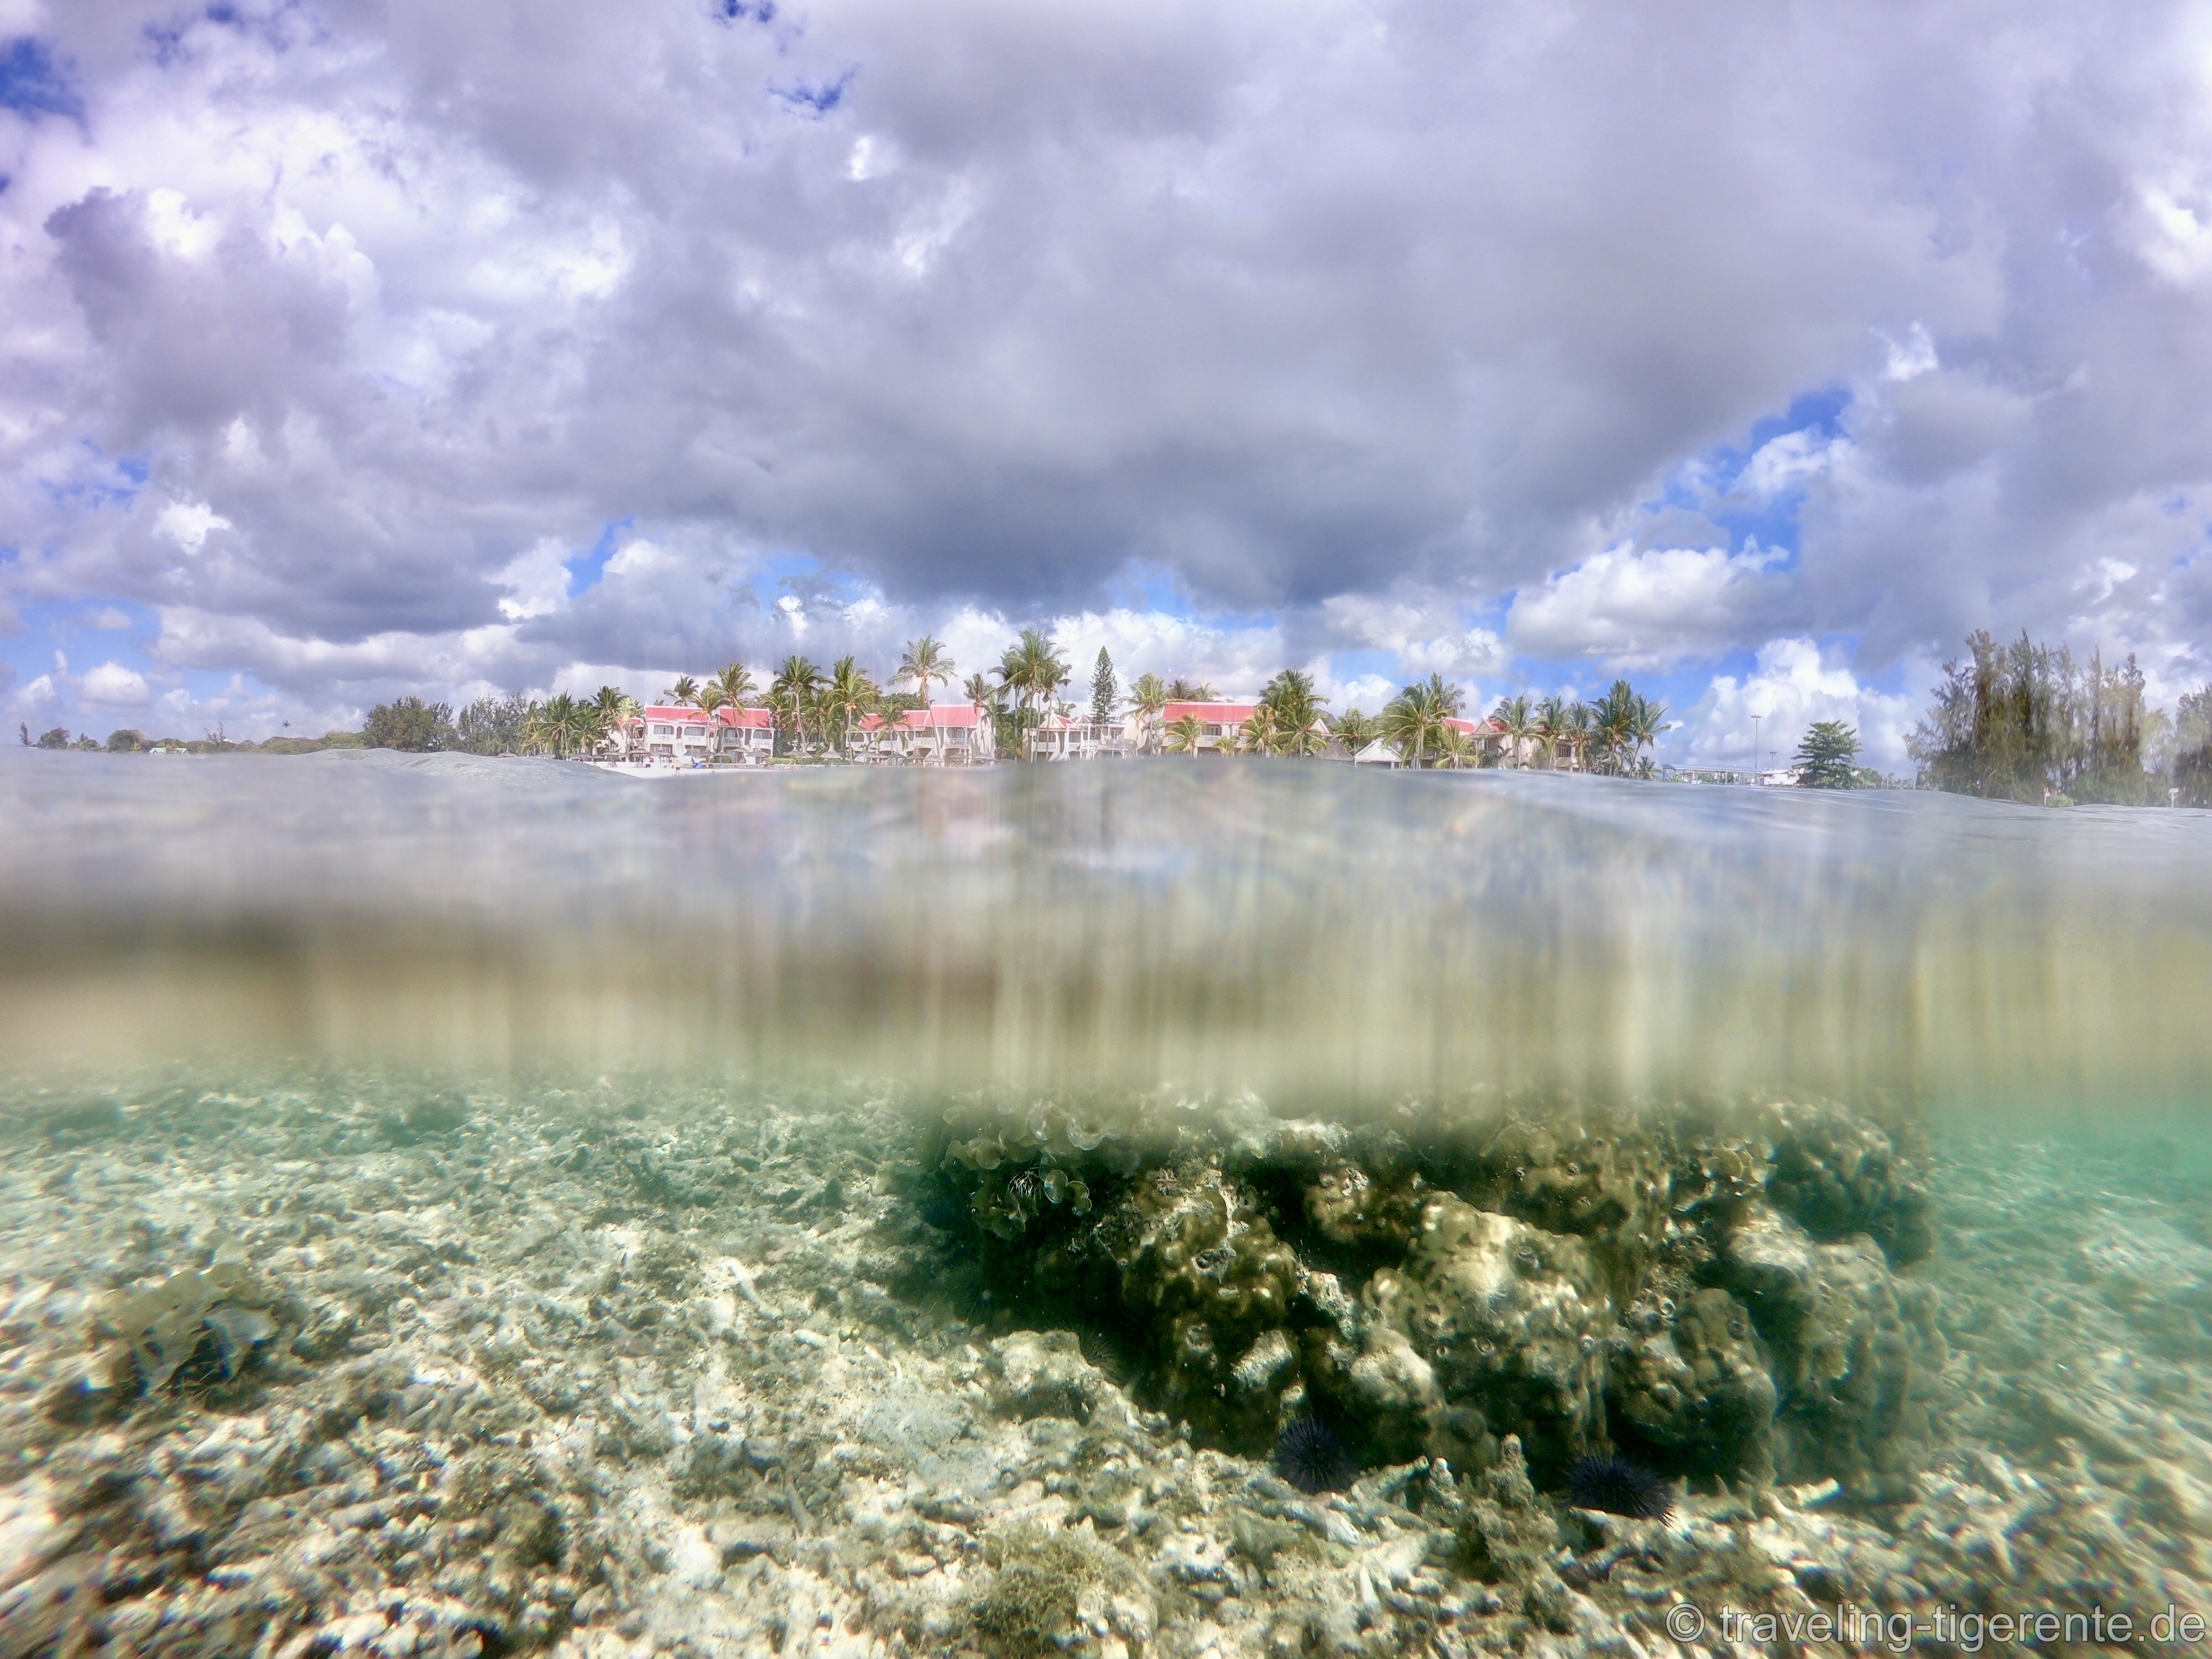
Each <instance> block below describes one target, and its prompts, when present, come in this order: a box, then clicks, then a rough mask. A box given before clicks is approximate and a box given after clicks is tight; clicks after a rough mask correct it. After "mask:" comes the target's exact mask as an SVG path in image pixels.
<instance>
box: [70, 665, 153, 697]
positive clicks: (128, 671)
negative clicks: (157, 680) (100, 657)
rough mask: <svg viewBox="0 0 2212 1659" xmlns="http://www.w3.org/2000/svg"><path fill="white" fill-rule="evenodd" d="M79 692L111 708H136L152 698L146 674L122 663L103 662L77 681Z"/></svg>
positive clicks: (80, 694)
mask: <svg viewBox="0 0 2212 1659" xmlns="http://www.w3.org/2000/svg"><path fill="white" fill-rule="evenodd" d="M76 689H77V694H78V695H79V696H82V698H83V699H84V700H85V701H86V702H94V703H100V704H101V705H104V706H105V707H107V708H139V707H141V706H143V704H144V703H145V702H147V701H148V698H149V691H148V690H147V685H146V677H145V676H144V675H143V674H141V673H140V672H139V671H137V669H135V668H125V666H124V665H122V664H121V663H119V662H104V663H102V664H100V666H99V667H97V668H94V669H91V670H89V671H87V672H86V674H85V675H84V677H83V678H81V679H80V680H78V681H77V683H76Z"/></svg>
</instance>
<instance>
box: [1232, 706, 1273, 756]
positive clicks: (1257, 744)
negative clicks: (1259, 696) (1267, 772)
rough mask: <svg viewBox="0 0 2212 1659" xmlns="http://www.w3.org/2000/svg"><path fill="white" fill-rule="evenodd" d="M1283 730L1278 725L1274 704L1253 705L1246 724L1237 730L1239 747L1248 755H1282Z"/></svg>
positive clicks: (1245, 721)
mask: <svg viewBox="0 0 2212 1659" xmlns="http://www.w3.org/2000/svg"><path fill="white" fill-rule="evenodd" d="M1282 743H1283V732H1282V728H1281V727H1280V726H1278V725H1277V724H1276V721H1275V710H1274V707H1273V704H1270V703H1266V702H1261V703H1255V704H1254V705H1253V708H1252V712H1251V714H1249V715H1248V716H1246V718H1245V720H1244V724H1243V725H1242V726H1238V727H1237V748H1238V749H1239V750H1241V751H1243V753H1245V754H1247V755H1279V754H1280V753H1282Z"/></svg>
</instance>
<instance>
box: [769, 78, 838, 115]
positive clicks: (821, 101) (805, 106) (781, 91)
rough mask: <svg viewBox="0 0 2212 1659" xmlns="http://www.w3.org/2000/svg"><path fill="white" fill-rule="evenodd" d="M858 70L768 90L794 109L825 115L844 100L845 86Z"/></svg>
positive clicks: (795, 82)
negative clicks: (828, 79) (833, 78)
mask: <svg viewBox="0 0 2212 1659" xmlns="http://www.w3.org/2000/svg"><path fill="white" fill-rule="evenodd" d="M859 73H860V71H859V70H846V71H845V72H844V73H843V74H842V75H841V76H838V77H837V78H836V80H834V81H794V82H791V83H790V84H789V85H788V86H781V87H774V86H772V87H770V88H769V91H770V92H771V93H773V94H775V96H776V97H778V98H780V99H781V100H783V102H784V103H785V104H786V105H787V106H790V107H792V108H793V109H794V110H798V111H801V112H805V113H808V114H811V115H827V114H829V112H830V111H831V110H833V109H836V107H837V106H838V105H840V104H842V103H843V102H844V101H845V88H848V87H849V86H851V85H852V84H853V77H854V76H855V75H857V74H859Z"/></svg>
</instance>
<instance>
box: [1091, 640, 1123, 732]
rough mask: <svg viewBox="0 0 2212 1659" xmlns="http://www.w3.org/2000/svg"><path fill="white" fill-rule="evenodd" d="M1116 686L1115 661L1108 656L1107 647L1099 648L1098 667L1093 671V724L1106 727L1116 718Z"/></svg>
mask: <svg viewBox="0 0 2212 1659" xmlns="http://www.w3.org/2000/svg"><path fill="white" fill-rule="evenodd" d="M1119 701H1120V698H1119V696H1117V695H1116V691H1115V684H1114V659H1113V658H1111V657H1109V656H1108V655H1107V654H1106V647H1104V646H1103V645H1102V646H1100V647H1098V666H1097V667H1096V668H1094V669H1092V670H1091V724H1092V725H1093V726H1104V725H1105V724H1106V723H1107V722H1108V721H1109V720H1112V719H1113V718H1114V705H1115V702H1119Z"/></svg>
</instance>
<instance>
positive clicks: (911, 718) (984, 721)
mask: <svg viewBox="0 0 2212 1659" xmlns="http://www.w3.org/2000/svg"><path fill="white" fill-rule="evenodd" d="M854 750H855V751H856V753H858V754H860V755H864V756H866V757H870V758H872V759H877V760H903V761H917V762H921V763H926V764H933V765H937V766H948V765H950V766H965V765H968V764H969V763H973V762H975V761H978V760H988V759H990V758H991V755H992V747H991V723H990V717H989V716H988V715H987V714H985V713H984V712H983V710H982V709H981V708H977V707H976V706H975V704H974V703H972V702H940V703H933V704H931V705H930V706H929V707H928V708H908V709H906V710H904V711H902V713H899V714H893V715H890V716H889V717H888V718H886V717H884V716H883V715H880V714H870V715H868V716H867V717H866V719H864V720H861V722H860V725H859V726H856V727H855V728H854Z"/></svg>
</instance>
